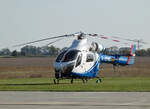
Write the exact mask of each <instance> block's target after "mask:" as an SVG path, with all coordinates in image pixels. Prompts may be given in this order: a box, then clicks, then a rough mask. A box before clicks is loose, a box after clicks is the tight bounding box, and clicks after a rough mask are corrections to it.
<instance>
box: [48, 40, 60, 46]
mask: <svg viewBox="0 0 150 109" xmlns="http://www.w3.org/2000/svg"><path fill="white" fill-rule="evenodd" d="M60 40H63V38H62V39H57V40H55V41H53V42H50V43H48V44H47V46H48V45H51V44H53V43H55V42H58V41H60Z"/></svg>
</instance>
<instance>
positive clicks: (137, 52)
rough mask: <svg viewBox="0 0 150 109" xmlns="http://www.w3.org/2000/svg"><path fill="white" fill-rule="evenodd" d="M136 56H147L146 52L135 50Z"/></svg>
mask: <svg viewBox="0 0 150 109" xmlns="http://www.w3.org/2000/svg"><path fill="white" fill-rule="evenodd" d="M136 55H137V56H147V51H146V50H145V49H140V50H136Z"/></svg>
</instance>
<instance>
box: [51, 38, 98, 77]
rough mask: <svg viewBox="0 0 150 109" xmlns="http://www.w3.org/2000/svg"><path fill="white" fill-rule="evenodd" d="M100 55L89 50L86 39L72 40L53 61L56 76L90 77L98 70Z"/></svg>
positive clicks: (95, 74)
mask: <svg viewBox="0 0 150 109" xmlns="http://www.w3.org/2000/svg"><path fill="white" fill-rule="evenodd" d="M99 58H100V55H99V54H98V53H97V52H93V51H90V46H89V45H88V43H87V39H80V40H74V42H73V43H72V45H71V47H69V48H68V49H67V50H64V51H63V52H61V53H60V54H59V55H58V57H57V58H56V61H55V63H54V68H55V76H56V78H63V77H66V78H67V77H68V78H92V77H96V76H97V74H98V71H99V65H100V59H99Z"/></svg>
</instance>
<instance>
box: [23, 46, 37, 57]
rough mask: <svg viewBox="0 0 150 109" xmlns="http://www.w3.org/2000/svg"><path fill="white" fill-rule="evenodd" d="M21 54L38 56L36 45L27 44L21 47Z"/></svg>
mask: <svg viewBox="0 0 150 109" xmlns="http://www.w3.org/2000/svg"><path fill="white" fill-rule="evenodd" d="M21 54H22V55H25V56H36V47H35V46H25V47H23V48H21Z"/></svg>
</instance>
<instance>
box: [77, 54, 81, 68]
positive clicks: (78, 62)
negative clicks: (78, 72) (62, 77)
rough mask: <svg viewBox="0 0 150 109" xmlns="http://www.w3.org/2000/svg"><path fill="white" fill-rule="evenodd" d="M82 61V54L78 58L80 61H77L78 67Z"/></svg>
mask: <svg viewBox="0 0 150 109" xmlns="http://www.w3.org/2000/svg"><path fill="white" fill-rule="evenodd" d="M81 60H82V54H80V55H79V56H78V59H77V62H76V67H77V66H79V65H80V64H81Z"/></svg>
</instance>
